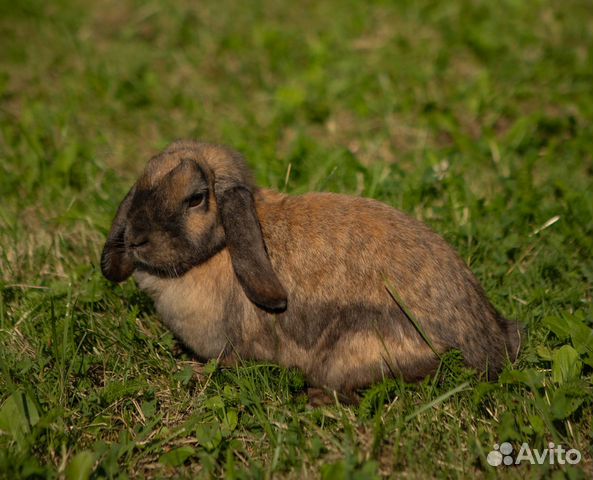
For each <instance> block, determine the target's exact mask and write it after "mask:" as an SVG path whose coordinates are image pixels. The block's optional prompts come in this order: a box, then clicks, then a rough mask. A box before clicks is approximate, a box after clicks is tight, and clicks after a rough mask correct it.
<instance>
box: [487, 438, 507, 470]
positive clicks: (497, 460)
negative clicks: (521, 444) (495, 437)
mask: <svg viewBox="0 0 593 480" xmlns="http://www.w3.org/2000/svg"><path fill="white" fill-rule="evenodd" d="M512 451H513V446H512V445H511V444H510V443H509V442H503V443H501V444H500V445H499V444H498V443H495V444H494V450H492V451H491V452H490V453H489V454H488V456H487V457H486V461H487V462H488V464H489V465H492V466H493V467H498V466H499V465H502V464H505V465H512V464H513V457H511V453H512Z"/></svg>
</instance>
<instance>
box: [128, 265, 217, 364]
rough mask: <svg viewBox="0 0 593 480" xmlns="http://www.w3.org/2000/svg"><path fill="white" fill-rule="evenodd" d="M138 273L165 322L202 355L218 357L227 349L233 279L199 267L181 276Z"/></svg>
mask: <svg viewBox="0 0 593 480" xmlns="http://www.w3.org/2000/svg"><path fill="white" fill-rule="evenodd" d="M134 277H135V279H136V281H137V282H138V285H139V286H140V288H141V289H142V290H144V291H145V292H146V293H148V294H149V295H150V296H151V297H152V299H153V300H154V303H155V306H156V309H157V312H158V313H159V315H160V317H161V319H162V321H163V323H164V324H165V325H166V326H167V327H168V328H169V329H170V330H171V331H172V332H173V333H174V334H175V335H176V336H177V337H178V338H179V339H181V340H182V341H183V342H184V343H185V344H186V345H187V346H189V347H190V348H191V349H192V350H194V351H195V352H196V353H197V354H198V355H199V356H201V357H204V358H215V357H217V356H218V355H219V354H220V352H221V351H222V350H224V348H225V346H226V343H227V334H226V332H225V331H224V326H225V323H226V322H224V315H225V308H226V304H227V302H228V300H229V299H228V296H229V282H226V284H225V282H224V281H223V278H220V277H221V276H220V275H218V274H217V272H216V271H214V272H212V271H208V270H204V269H202V268H196V269H193V270H190V271H189V272H188V273H187V274H185V275H184V276H182V277H179V278H159V277H156V276H154V275H150V274H148V273H146V272H136V273H135V274H134Z"/></svg>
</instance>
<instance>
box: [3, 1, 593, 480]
mask: <svg viewBox="0 0 593 480" xmlns="http://www.w3.org/2000/svg"><path fill="white" fill-rule="evenodd" d="M0 38H2V40H1V44H2V48H0V198H1V199H2V201H1V203H0V351H1V353H0V368H1V374H0V477H3V478H11V479H13V478H68V479H70V478H89V476H90V477H91V478H163V477H169V476H176V477H182V478H183V477H185V478H195V477H199V478H210V477H218V478H221V477H225V478H272V477H274V478H282V477H286V478H305V477H312V478H318V477H321V478H327V479H334V478H336V479H369V478H378V477H381V476H387V477H408V478H426V477H433V476H436V477H441V478H474V477H478V478H481V477H483V478H491V477H495V476H504V477H509V478H523V477H532V478H542V477H550V476H551V477H553V478H563V477H567V478H591V475H592V472H593V460H592V454H593V451H592V450H593V449H592V443H593V402H592V398H593V395H592V393H593V391H592V390H593V385H592V382H593V380H592V379H593V373H592V372H593V353H592V348H593V340H592V339H593V330H592V329H593V308H592V305H591V302H592V293H593V291H592V290H593V287H592V285H593V262H592V255H591V252H593V187H592V185H593V157H592V155H593V154H592V152H593V89H591V85H593V58H592V53H591V52H593V17H591V15H590V4H589V2H587V1H586V0H567V1H565V2H544V1H537V0H534V1H531V2H520V1H515V0H503V1H501V2H488V1H485V0H482V1H480V0H472V1H470V0H458V1H452V2H435V1H431V0H419V1H414V2H412V1H401V2H387V1H372V2H355V1H350V0H345V1H341V2H338V1H325V2H305V3H299V2H292V3H287V2H275V1H272V0H258V1H254V2H249V3H248V4H247V3H245V2H234V1H230V0H218V1H216V2H211V1H206V2H200V4H199V6H197V5H195V4H194V3H192V2H188V1H180V2H173V1H171V0H164V1H156V0H147V1H146V2H134V1H124V2H116V1H114V0H105V1H103V2H82V1H77V0H58V1H55V2H41V1H40V0H23V1H19V2H8V1H7V0H0ZM187 137H189V138H200V139H205V140H208V141H213V142H221V143H225V144H229V145H232V146H233V147H235V148H236V149H238V150H240V151H242V152H243V153H244V154H245V156H246V157H247V158H248V160H249V163H250V165H251V166H252V167H253V169H254V171H255V172H256V175H257V178H258V181H259V182H260V184H261V185H265V186H270V187H274V188H278V189H280V190H284V191H287V192H289V193H300V192H304V191H309V190H328V191H338V192H345V193H349V194H353V195H363V196H369V197H374V198H377V199H380V200H382V201H384V202H386V203H388V204H390V205H393V206H395V207H397V208H401V209H403V210H404V211H407V212H409V213H410V214H411V215H413V216H415V217H417V218H420V219H422V220H424V221H425V222H427V223H428V224H429V225H431V226H432V227H433V228H434V229H435V230H436V231H438V232H439V233H441V234H442V235H444V236H445V237H446V238H447V239H448V240H449V241H450V242H451V243H452V244H453V245H454V246H455V248H456V249H457V250H458V251H459V252H460V253H461V254H462V256H463V257H464V258H465V259H466V260H467V262H468V263H469V264H470V265H471V267H472V269H473V270H474V271H475V272H476V274H477V276H478V277H479V279H480V280H481V282H482V283H483V285H484V287H485V288H486V290H487V292H488V294H489V296H490V298H491V299H492V301H493V303H494V304H495V305H496V306H497V308H499V309H500V310H501V311H502V312H503V313H504V314H505V315H506V316H507V317H509V318H513V319H517V320H519V321H520V322H521V323H522V324H523V325H525V328H526V330H525V331H526V336H525V343H524V347H523V349H522V353H521V355H520V358H519V360H518V362H517V363H516V364H515V365H513V366H508V367H507V368H506V370H505V371H504V373H503V374H502V376H501V378H500V380H499V381H498V382H492V383H483V382H480V381H479V380H478V379H477V378H476V377H475V375H473V374H472V372H468V371H466V370H465V369H464V368H463V367H462V366H461V364H460V361H459V358H458V356H457V355H456V354H455V353H452V354H451V355H448V356H446V357H444V358H443V363H442V367H441V369H440V371H439V373H438V375H436V376H435V378H432V379H427V380H426V381H424V382H423V383H420V384H417V385H407V384H403V383H401V382H398V381H386V382H384V383H382V384H379V385H376V386H374V387H372V388H370V389H369V390H368V391H366V392H364V394H363V400H362V402H361V404H360V405H359V406H357V407H348V406H340V405H336V406H332V407H324V408H317V409H312V408H309V407H308V406H307V399H306V397H305V395H304V393H303V391H304V390H303V387H304V379H303V378H302V376H301V375H300V374H299V373H298V372H294V371H287V370H283V369H281V368H278V367H276V366H274V365H262V364H245V365H243V366H241V367H240V368H236V369H222V368H220V367H218V366H217V365H216V363H215V362H210V363H208V364H206V365H203V364H200V363H198V362H196V361H195V359H194V358H193V357H192V356H191V353H190V352H188V351H186V350H184V349H183V348H182V347H181V346H180V345H179V344H178V343H177V342H176V341H175V339H174V338H173V337H172V336H171V334H170V333H168V332H167V331H166V330H165V329H164V328H163V327H162V326H161V325H160V324H159V321H158V317H157V315H156V314H155V311H154V309H153V306H152V304H151V302H150V301H149V300H148V299H147V298H146V297H145V296H144V295H143V294H141V293H140V292H139V291H138V289H137V287H136V286H135V285H134V284H133V282H131V281H130V282H127V283H125V284H123V285H121V286H114V285H112V284H110V283H108V282H107V281H106V280H104V279H103V278H102V277H101V274H100V271H99V269H98V258H99V253H100V249H101V247H102V243H103V241H104V239H105V235H106V232H107V230H108V228H109V224H110V221H111V218H112V216H113V214H114V212H115V209H116V207H117V205H118V203H119V201H120V200H121V199H122V198H123V195H124V194H125V192H126V189H127V188H129V186H130V184H131V183H132V181H133V179H134V178H135V176H136V175H137V174H138V172H139V171H140V169H141V168H142V166H143V164H144V162H145V161H146V160H147V158H148V157H149V156H150V155H151V154H153V153H155V152H157V151H158V150H159V149H160V148H162V147H163V146H165V145H166V144H167V143H169V142H170V141H172V140H173V139H175V138H187ZM288 172H289V174H288ZM503 441H509V442H511V443H512V444H513V445H514V446H515V448H517V447H519V445H520V444H521V443H523V442H528V443H529V444H530V446H531V447H532V448H537V449H542V448H545V447H546V446H547V445H548V442H550V441H553V442H555V443H556V444H562V445H564V446H566V447H567V448H576V449H578V450H580V452H581V453H582V461H581V463H580V464H579V465H575V466H570V465H558V464H557V463H556V464H554V465H550V464H549V463H546V464H545V465H542V466H539V465H530V464H529V463H528V462H527V463H526V462H524V463H522V464H521V465H520V466H516V467H502V466H501V467H498V468H494V467H490V466H489V465H488V464H487V462H486V456H487V454H488V452H490V451H491V450H492V448H493V445H494V444H499V443H500V442H503Z"/></svg>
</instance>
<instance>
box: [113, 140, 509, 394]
mask: <svg viewBox="0 0 593 480" xmlns="http://www.w3.org/2000/svg"><path fill="white" fill-rule="evenodd" d="M196 192H199V193H202V194H203V197H204V201H203V202H202V203H201V204H200V205H198V206H195V207H193V208H188V205H187V200H186V199H187V198H188V197H189V196H191V195H192V194H194V193H196ZM102 270H103V273H104V274H105V276H106V277H107V278H109V279H111V280H114V281H122V280H124V279H125V278H127V277H128V276H130V275H131V274H132V273H134V276H135V278H136V280H137V281H138V284H139V286H140V288H142V289H143V290H145V291H146V292H148V294H149V295H151V297H152V298H153V299H154V301H155V304H156V307H157V310H158V312H159V314H160V315H161V317H162V319H163V321H164V323H165V324H166V325H167V326H168V327H169V328H170V329H171V330H172V331H173V332H174V333H175V334H176V335H177V336H178V337H179V338H180V339H181V340H182V341H183V342H185V343H186V344H187V345H188V346H189V347H190V348H191V349H192V350H193V351H194V352H195V353H196V354H197V355H198V356H199V357H201V358H204V359H206V358H217V357H219V358H222V359H223V361H226V362H232V361H233V360H236V359H237V358H243V359H254V360H266V361H272V362H276V363H278V364H280V365H283V366H286V367H297V368H300V369H301V370H302V371H304V372H305V374H306V375H307V378H308V380H309V382H310V383H311V384H312V385H316V386H321V387H326V388H330V389H334V390H337V391H340V392H345V393H348V392H352V391H353V390H355V389H358V388H360V387H364V386H367V385H369V384H371V383H373V382H375V381H378V380H380V379H381V378H383V377H387V376H401V377H402V378H404V379H405V380H408V381H414V380H419V379H422V378H423V377H425V376H426V375H429V374H431V373H434V371H435V369H436V368H437V367H438V364H439V359H438V357H437V356H436V355H435V354H434V352H433V351H432V350H431V348H430V347H429V345H428V344H427V343H426V341H425V340H424V339H423V338H422V336H421V335H420V334H419V332H418V331H417V330H416V327H415V326H414V325H413V323H412V322H411V321H410V319H409V318H407V316H406V314H405V313H404V312H403V310H402V308H401V306H400V305H398V303H397V302H396V301H394V299H393V298H392V297H391V295H390V293H389V291H388V290H387V288H386V285H387V284H389V285H390V286H391V287H392V288H393V289H395V290H396V291H397V294H398V296H399V297H400V298H401V300H402V301H403V303H404V304H405V307H406V308H407V309H408V310H409V311H411V312H412V313H413V315H414V317H415V318H416V320H417V322H418V323H419V324H420V325H421V327H422V329H423V331H424V332H425V334H426V335H427V336H428V337H429V339H430V340H431V343H432V345H433V346H434V348H435V349H436V350H437V351H438V352H439V353H443V352H446V351H447V350H450V349H452V348H457V349H459V350H461V352H462V353H463V355H464V358H465V361H466V363H467V364H468V365H469V366H471V367H474V368H476V369H478V370H480V371H485V372H488V374H489V375H493V374H496V373H498V372H499V371H500V369H501V367H502V365H503V363H504V361H505V359H507V358H508V359H510V360H514V359H515V358H516V356H517V353H518V349H519V344H520V331H519V329H518V327H517V325H516V324H515V323H513V322H509V321H507V320H505V319H504V318H503V317H502V316H500V315H499V314H498V313H497V312H496V310H495V309H494V307H493V306H492V305H491V304H490V302H489V301H488V299H487V298H486V295H485V293H484V291H483V289H482V287H481V286H480V284H479V283H478V281H477V280H476V278H475V277H474V275H473V274H472V273H471V271H470V270H469V268H468V267H467V266H466V265H465V263H464V262H463V261H462V260H461V258H460V257H459V256H458V255H457V254H456V253H455V252H454V251H453V249H452V248H451V247H450V246H449V245H448V244H447V243H446V242H445V241H444V240H443V239H442V238H441V237H440V236H438V235H437V234H436V233H434V232H433V231H432V230H430V229H429V228H428V227H427V226H425V225H424V224H422V223H420V222H418V221H416V220H414V219H412V218H410V217H408V216H407V215H405V214H404V213H402V212H400V211H398V210H395V209H393V208H391V207H388V206H387V205H384V204H382V203H380V202H377V201H375V200H370V199H365V198H357V197H350V196H345V195H337V194H332V193H309V194H306V195H301V196H288V195H283V194H280V193H277V192H274V191H271V190H263V189H258V188H257V187H255V185H254V183H253V181H252V179H251V176H250V173H249V171H248V169H247V168H246V166H245V163H244V161H243V160H242V158H241V157H240V155H239V154H237V153H236V152H234V151H232V150H230V149H227V148H225V147H220V146H214V145H209V144H203V143H197V142H189V141H181V142H176V143H174V144H173V145H171V146H170V147H169V148H168V149H167V150H165V151H164V152H163V153H162V154H160V155H158V156H156V157H154V158H152V159H151V160H150V162H149V163H148V165H147V167H146V170H145V172H144V174H143V175H142V176H141V178H140V179H139V180H138V182H137V183H136V185H135V186H134V187H133V188H132V190H131V191H130V193H129V194H128V196H127V197H126V198H125V199H124V201H123V202H122V205H121V206H120V208H119V210H118V213H117V215H116V218H115V220H114V223H113V228H112V231H111V233H110V235H109V238H108V240H107V243H106V245H105V248H104V251H103V256H102Z"/></svg>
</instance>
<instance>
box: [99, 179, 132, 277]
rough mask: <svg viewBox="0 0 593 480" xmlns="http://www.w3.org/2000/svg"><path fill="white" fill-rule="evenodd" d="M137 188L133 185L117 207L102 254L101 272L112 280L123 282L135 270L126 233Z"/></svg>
mask: <svg viewBox="0 0 593 480" xmlns="http://www.w3.org/2000/svg"><path fill="white" fill-rule="evenodd" d="M135 190H136V186H134V187H132V189H131V190H130V191H129V192H128V194H127V195H126V197H125V198H124V199H123V201H122V202H121V205H120V206H119V208H118V209H117V213H116V214H115V218H114V219H113V224H112V225H111V231H110V232H109V236H108V237H107V242H105V246H104V247H103V253H102V254H101V272H103V275H104V276H105V278H107V279H108V280H111V281H112V282H123V281H124V280H125V279H127V278H128V277H129V276H130V275H132V273H133V271H134V262H133V260H132V257H131V255H130V253H129V252H128V250H127V248H126V246H125V242H124V235H125V232H126V225H127V223H128V213H129V212H130V206H131V205H132V199H133V198H134V192H135Z"/></svg>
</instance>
